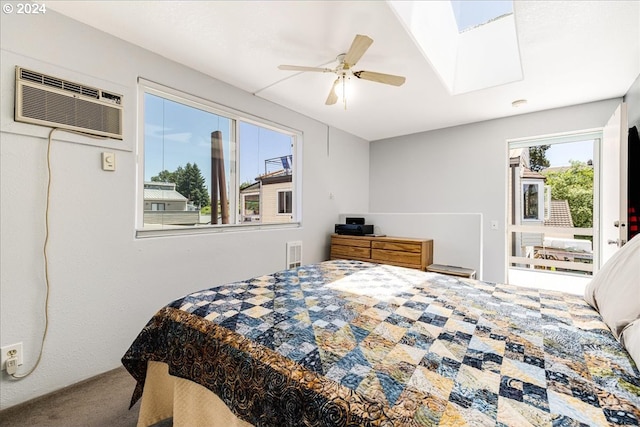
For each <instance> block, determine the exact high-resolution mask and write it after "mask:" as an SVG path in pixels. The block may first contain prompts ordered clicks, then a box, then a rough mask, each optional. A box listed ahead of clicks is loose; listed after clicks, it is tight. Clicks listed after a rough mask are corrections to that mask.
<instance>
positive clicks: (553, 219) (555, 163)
mask: <svg viewBox="0 0 640 427" xmlns="http://www.w3.org/2000/svg"><path fill="white" fill-rule="evenodd" d="M601 138H602V132H599V131H598V132H583V133H575V134H564V135H560V136H553V137H541V138H534V139H526V140H515V141H509V179H508V182H509V188H508V207H509V209H508V215H507V220H508V221H507V224H508V227H507V244H508V246H507V250H508V251H509V252H508V263H507V282H508V283H511V284H516V285H524V286H533V287H538V288H545V289H550V290H558V291H564V292H571V293H576V294H581V293H583V292H584V287H585V286H586V284H587V283H588V282H589V280H591V277H592V275H593V274H594V271H595V270H597V268H596V267H595V266H597V265H598V259H599V254H598V248H599V246H600V245H599V241H598V235H597V234H598V233H597V232H596V231H595V230H597V226H596V224H598V220H599V218H598V215H599V203H598V201H599V194H598V193H599V192H598V182H599V155H598V153H599V152H600V142H601Z"/></svg>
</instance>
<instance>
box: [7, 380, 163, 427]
mask: <svg viewBox="0 0 640 427" xmlns="http://www.w3.org/2000/svg"><path fill="white" fill-rule="evenodd" d="M134 386H135V380H134V379H133V378H132V377H131V375H129V373H128V372H127V371H126V370H125V369H124V368H118V369H114V370H113V371H109V372H106V373H104V374H102V375H99V376H97V377H95V378H91V379H89V380H87V381H84V382H82V383H79V384H75V385H72V386H70V387H67V388H65V389H63V390H60V391H58V392H55V393H52V394H50V395H47V396H44V397H41V398H39V399H35V400H33V401H30V402H26V403H23V404H21V405H17V406H14V407H11V408H9V409H6V410H4V411H2V412H0V426H1V427H135V426H136V422H137V419H138V411H139V407H140V402H138V403H136V404H135V406H134V407H133V408H131V410H129V402H130V400H131V394H132V393H133V388H134ZM171 425H172V423H171V420H167V421H163V422H161V423H158V424H156V426H154V427H171Z"/></svg>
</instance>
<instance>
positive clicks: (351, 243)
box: [331, 234, 433, 271]
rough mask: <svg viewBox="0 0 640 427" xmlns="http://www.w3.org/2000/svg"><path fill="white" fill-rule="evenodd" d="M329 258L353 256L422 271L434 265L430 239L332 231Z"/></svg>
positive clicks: (355, 258) (353, 257) (350, 257)
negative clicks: (358, 234)
mask: <svg viewBox="0 0 640 427" xmlns="http://www.w3.org/2000/svg"><path fill="white" fill-rule="evenodd" d="M331 259H354V260H358V261H369V262H377V263H380V264H392V265H399V266H401V267H409V268H417V269H419V270H423V271H424V270H425V268H426V267H427V266H428V265H430V264H433V240H431V239H413V238H405V237H386V236H385V237H374V236H347V235H340V234H332V235H331Z"/></svg>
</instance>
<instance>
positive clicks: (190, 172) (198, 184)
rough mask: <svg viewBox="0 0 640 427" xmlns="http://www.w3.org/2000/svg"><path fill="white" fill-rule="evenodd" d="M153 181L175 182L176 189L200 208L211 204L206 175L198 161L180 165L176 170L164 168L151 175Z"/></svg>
mask: <svg viewBox="0 0 640 427" xmlns="http://www.w3.org/2000/svg"><path fill="white" fill-rule="evenodd" d="M151 181H153V182H173V183H175V184H176V191H177V192H178V193H180V194H182V195H183V196H184V197H186V198H187V199H189V201H190V202H191V203H193V204H194V205H195V206H197V207H198V208H201V207H203V206H207V205H210V204H211V199H210V198H209V192H208V191H207V187H206V185H205V180H204V177H203V176H202V172H200V168H199V167H198V165H197V164H196V163H194V164H191V163H187V164H186V166H185V167H182V166H178V168H177V169H176V170H175V171H174V172H169V171H168V170H163V171H162V172H160V173H159V174H158V175H156V176H153V177H151Z"/></svg>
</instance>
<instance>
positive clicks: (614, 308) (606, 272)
mask: <svg viewBox="0 0 640 427" xmlns="http://www.w3.org/2000/svg"><path fill="white" fill-rule="evenodd" d="M584 299H585V301H586V302H588V303H589V304H590V305H591V306H592V307H593V308H595V309H596V310H598V312H599V313H600V315H601V316H602V319H603V320H604V323H605V324H606V325H607V326H608V327H609V329H611V332H613V335H614V336H615V337H616V339H617V340H618V341H621V339H620V334H621V333H622V331H623V330H624V328H626V327H627V326H628V325H629V324H630V323H631V322H633V321H634V320H637V319H640V235H636V236H635V237H634V238H633V239H631V240H630V241H629V242H628V243H627V244H626V245H624V246H623V247H622V248H620V250H618V252H616V253H615V254H614V255H613V256H612V257H611V258H610V259H609V260H608V261H607V262H606V263H605V264H604V266H603V267H602V268H601V269H600V271H598V272H597V273H596V275H595V276H594V277H593V279H592V280H591V282H590V283H589V284H588V285H587V287H586V288H585V293H584ZM634 330H637V327H636V328H635V329H634ZM625 341H627V342H628V340H625Z"/></svg>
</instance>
